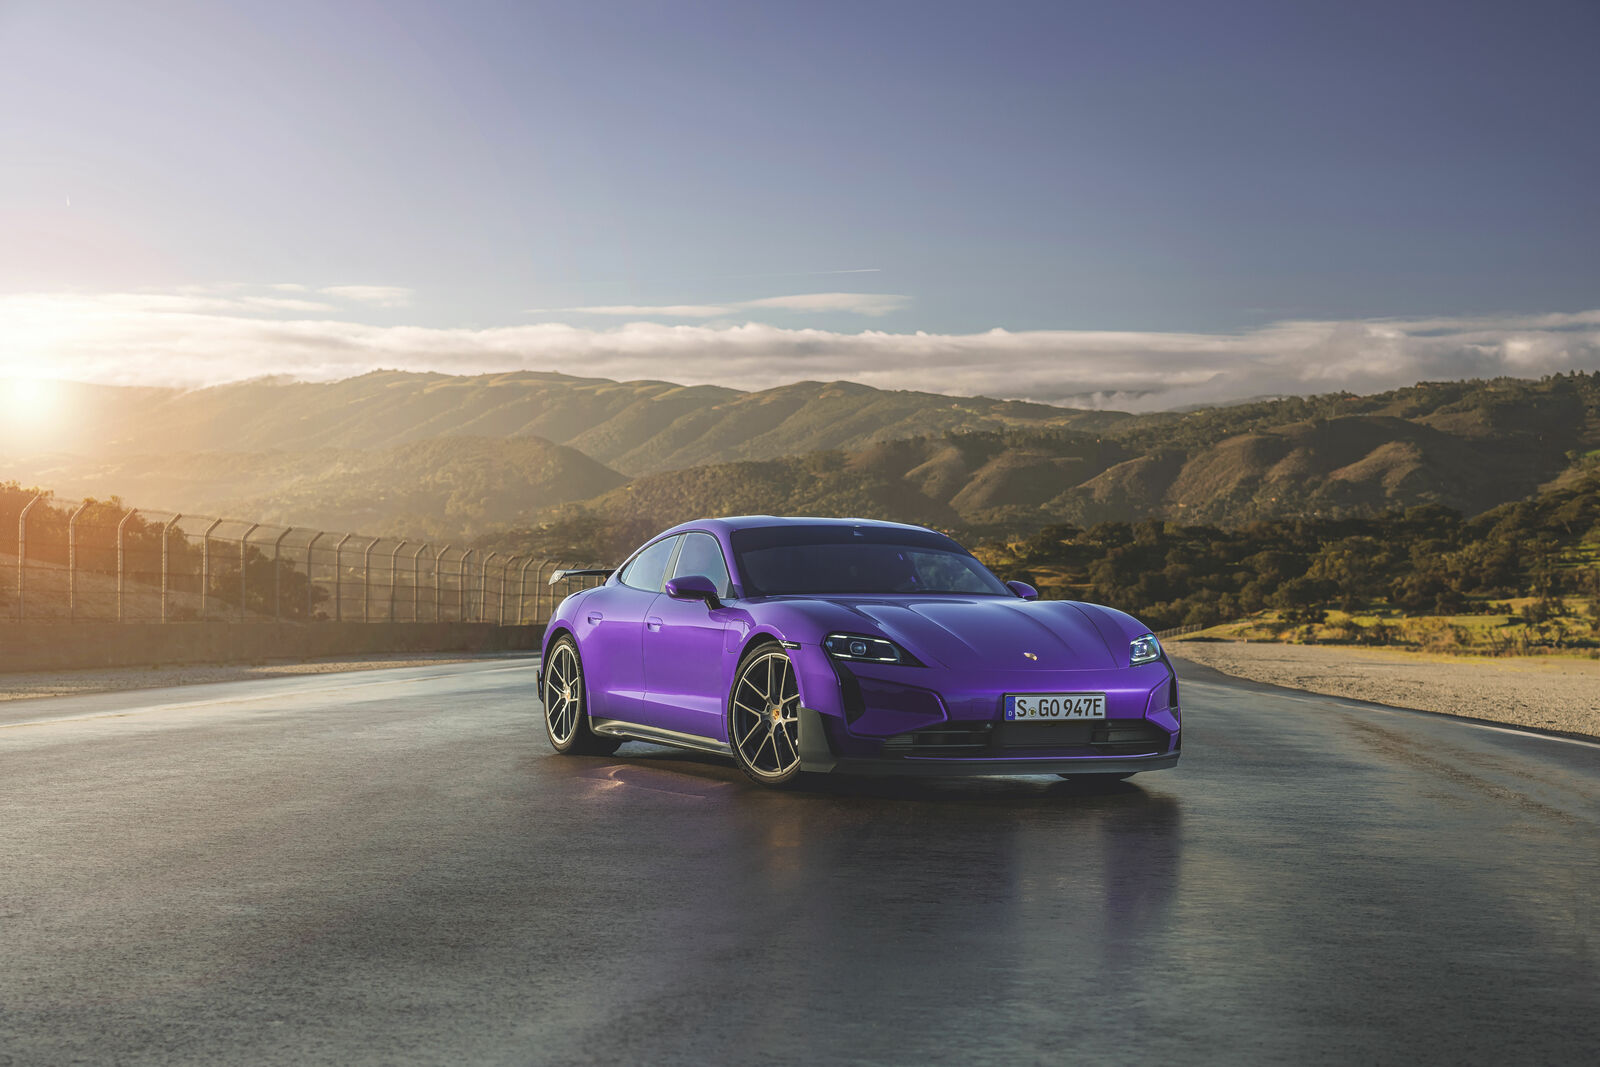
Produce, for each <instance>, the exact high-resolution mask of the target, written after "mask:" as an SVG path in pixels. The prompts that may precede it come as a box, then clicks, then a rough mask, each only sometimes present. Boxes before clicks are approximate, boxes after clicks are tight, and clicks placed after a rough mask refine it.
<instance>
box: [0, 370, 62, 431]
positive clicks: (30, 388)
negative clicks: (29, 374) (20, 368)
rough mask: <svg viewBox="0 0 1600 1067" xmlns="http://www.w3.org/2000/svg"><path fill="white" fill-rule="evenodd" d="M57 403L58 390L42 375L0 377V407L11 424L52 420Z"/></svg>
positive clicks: (29, 424)
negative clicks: (37, 376)
mask: <svg viewBox="0 0 1600 1067" xmlns="http://www.w3.org/2000/svg"><path fill="white" fill-rule="evenodd" d="M60 404H61V397H60V390H59V388H58V387H57V385H56V383H55V382H52V381H47V380H46V379H43V378H7V379H4V380H0V406H3V408H4V411H5V418H6V421H7V422H9V423H10V424H11V425H12V426H17V427H20V426H43V425H47V424H49V423H51V422H53V421H55V418H56V415H57V413H58V409H59V408H60Z"/></svg>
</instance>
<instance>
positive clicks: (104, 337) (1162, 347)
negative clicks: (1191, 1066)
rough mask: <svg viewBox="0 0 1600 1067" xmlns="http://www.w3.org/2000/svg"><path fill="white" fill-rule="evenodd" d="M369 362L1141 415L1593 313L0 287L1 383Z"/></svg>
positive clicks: (1335, 386) (1598, 340) (1567, 337)
mask: <svg viewBox="0 0 1600 1067" xmlns="http://www.w3.org/2000/svg"><path fill="white" fill-rule="evenodd" d="M263 368H271V369H272V371H273V372H275V373H279V374H285V375H292V376H294V377H298V378H304V379H311V380H321V379H331V378H342V377H348V376H351V375H355V374H360V373H363V372H365V371H368V370H373V369H376V368H398V369H402V370H418V371H420V370H435V371H444V372H447V373H456V374H475V373H486V372H498V371H510V370H523V369H527V370H540V371H560V372H563V373H567V374H574V375H580V376H585V377H605V378H618V379H624V380H627V379H638V378H655V379H665V380H668V381H674V382H682V383H685V384H701V383H715V384H720V385H729V386H734V387H737V388H744V389H761V388H767V387H770V386H774V385H780V384H783V383H786V382H793V381H796V380H800V379H814V380H824V381H827V380H833V379H840V378H842V379H849V380H853V381H859V382H864V383H866V384H868V385H875V386H879V387H881V388H888V389H920V390H926V391H929V392H941V393H950V394H955V395H963V394H983V395H987V396H997V397H1007V398H1012V399H1020V400H1036V401H1043V402H1046V403H1057V404H1067V405H1070V406H1076V407H1114V408H1122V409H1125V410H1153V409H1160V408H1169V407H1179V406H1183V405H1188V404H1198V403H1218V402H1226V401H1230V400H1238V399H1242V398H1245V397H1250V396H1259V395H1264V394H1280V393H1281V394H1307V393H1321V392H1332V391H1336V390H1349V391H1352V392H1375V391H1380V390H1383V389H1390V388H1394V387H1396V386H1401V385H1408V384H1410V383H1412V382H1416V381H1418V380H1426V379H1450V378H1467V377H1492V376H1496V375H1514V376H1520V377H1528V376H1537V375H1541V374H1548V373H1554V372H1557V371H1566V370H1573V369H1581V370H1600V310H1593V311H1581V312H1575V313H1552V314H1541V315H1504V316H1472V317H1462V318H1416V319H1367V320H1350V321H1331V320H1328V321H1323V320H1317V321H1313V320H1294V321H1286V322H1277V323H1272V324H1269V325H1266V326H1263V327H1261V328H1259V329H1254V330H1247V331H1243V332H1239V333H1158V332H1131V331H1087V330H1036V331H1025V332H1013V331H1008V330H1001V329H996V330H990V331H987V332H984V333H973V334H933V333H924V332H916V333H894V332H888V331H882V330H865V331H862V332H859V333H845V332H838V331H830V330H818V329H790V328H783V327H779V326H773V325H768V324H762V323H744V324H742V325H719V324H712V323H690V324H682V323H680V324H668V323H657V322H629V323H626V324H623V325H617V326H612V327H608V328H599V329H595V328H587V327H581V326H574V325H571V324H567V323H558V322H549V323H537V324H523V325H516V326H503V327H496V328H488V329H444V328H437V327H430V326H420V325H399V326H393V325H391V326H379V325H372V324H370V323H361V322H352V321H347V320H341V319H335V318H329V317H320V318H317V317H309V316H304V317H299V318H271V317H263V316H262V315H260V314H252V313H251V311H250V309H249V308H248V307H242V306H241V302H240V300H239V299H237V298H234V297H221V296H204V295H200V294H182V293H165V294H163V293H133V294H129V293H111V294H99V295H86V294H68V293H39V294H14V295H6V296H0V377H5V376H12V375H15V376H23V377H38V376H49V377H61V378H72V379H78V380H86V381H105V382H124V383H134V382H138V383H164V384H173V385H202V384H211V383H215V382H222V381H230V380H237V379H241V378H249V377H255V376H257V375H259V374H261V373H262V370H263Z"/></svg>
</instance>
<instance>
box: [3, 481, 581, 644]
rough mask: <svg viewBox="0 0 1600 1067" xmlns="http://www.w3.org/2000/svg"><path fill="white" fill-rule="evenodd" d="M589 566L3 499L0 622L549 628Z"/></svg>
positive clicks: (22, 496)
mask: <svg viewBox="0 0 1600 1067" xmlns="http://www.w3.org/2000/svg"><path fill="white" fill-rule="evenodd" d="M586 566H591V564H589V563H587V562H584V561H578V560H551V559H536V558H533V557H531V556H508V555H505V554H502V553H499V552H486V551H484V550H482V549H476V548H464V547H460V546H456V545H450V544H436V543H432V542H424V541H410V540H404V539H397V538H386V537H367V536H363V535H361V534H350V533H343V532H338V531H329V530H311V529H306V528H304V527H290V526H275V525H272V524H269V523H254V522H245V521H242V520H237V519H218V518H213V517H211V516H202V515H182V514H174V513H171V512H159V511H145V510H142V509H138V508H132V509H130V508H126V507H123V506H122V505H121V504H120V503H119V502H117V501H114V500H113V501H99V500H87V501H84V502H83V503H81V504H67V505H63V504H60V503H57V502H56V501H54V500H53V499H51V498H49V497H47V496H38V495H35V494H33V493H28V492H17V491H15V490H10V489H0V618H11V619H17V620H21V619H37V620H56V621H77V620H84V621H87V620H91V619H93V620H107V619H111V620H118V621H122V622H193V621H202V620H215V621H230V622H262V621H272V620H287V621H302V622H303V621H313V622H316V621H323V620H334V621H340V622H491V623H498V624H500V625H502V626H504V625H514V624H520V623H540V622H545V621H547V620H548V619H549V618H550V613H551V612H552V611H553V610H554V609H555V605H557V604H559V603H560V602H561V599H562V597H564V596H566V595H567V594H568V593H570V592H572V591H574V590H577V589H580V588H583V587H584V586H586V585H593V584H594V583H595V582H596V581H597V579H595V578H569V579H563V580H562V581H560V582H558V583H556V584H555V585H553V586H552V585H550V584H549V581H550V577H551V575H552V574H553V573H554V572H555V571H557V570H562V569H568V568H576V567H586Z"/></svg>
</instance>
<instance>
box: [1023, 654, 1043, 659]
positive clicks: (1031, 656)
mask: <svg viewBox="0 0 1600 1067" xmlns="http://www.w3.org/2000/svg"><path fill="white" fill-rule="evenodd" d="M1023 655H1024V656H1027V657H1028V658H1029V659H1033V660H1036V659H1038V658H1039V657H1038V656H1035V655H1034V654H1033V653H1032V652H1024V653H1023Z"/></svg>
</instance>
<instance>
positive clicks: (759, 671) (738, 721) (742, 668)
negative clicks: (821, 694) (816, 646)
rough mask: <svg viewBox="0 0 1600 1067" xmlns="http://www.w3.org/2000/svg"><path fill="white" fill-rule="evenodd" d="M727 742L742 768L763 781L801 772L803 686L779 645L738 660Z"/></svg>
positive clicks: (787, 780) (789, 779) (786, 780)
mask: <svg viewBox="0 0 1600 1067" xmlns="http://www.w3.org/2000/svg"><path fill="white" fill-rule="evenodd" d="M728 741H729V742H730V743H731V745H732V747H733V758H734V760H735V762H737V763H738V764H739V769H740V770H741V771H743V772H744V773H745V776H746V777H748V778H749V779H750V780H751V781H754V782H757V783H759V784H761V785H769V786H786V785H792V784H794V783H795V781H797V780H798V779H799V777H800V685H799V683H798V682H797V681H796V680H795V676H794V664H792V663H790V662H789V655H788V653H786V652H784V650H783V649H782V648H780V647H779V646H777V645H772V644H764V645H758V646H756V647H755V648H753V649H751V650H750V651H749V652H747V653H746V654H745V657H744V659H742V660H740V661H739V669H738V671H737V672H736V673H735V675H734V680H733V692H732V693H731V694H730V695H729V697H728Z"/></svg>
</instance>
